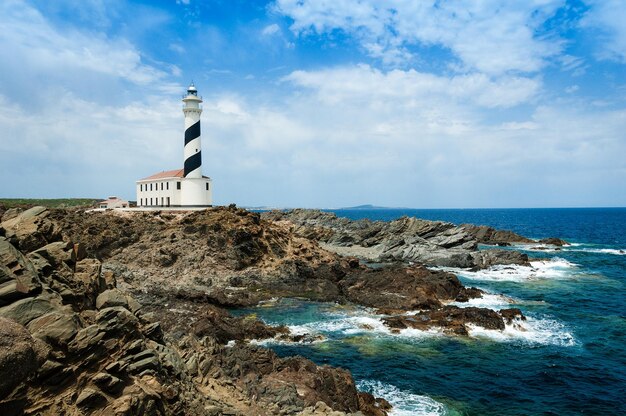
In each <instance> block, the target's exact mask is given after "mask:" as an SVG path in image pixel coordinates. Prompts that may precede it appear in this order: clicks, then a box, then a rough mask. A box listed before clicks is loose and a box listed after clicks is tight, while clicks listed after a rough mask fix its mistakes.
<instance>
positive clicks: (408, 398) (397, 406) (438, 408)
mask: <svg viewBox="0 0 626 416" xmlns="http://www.w3.org/2000/svg"><path fill="white" fill-rule="evenodd" d="M357 388H358V389H359V390H363V391H366V392H369V393H371V394H373V395H374V396H375V397H383V398H384V399H385V400H387V401H388V402H389V403H391V405H392V406H393V409H392V410H391V412H390V413H389V414H390V416H446V415H448V414H449V412H448V410H447V408H446V406H445V405H444V404H443V403H439V402H438V401H436V400H433V399H431V398H430V397H428V396H423V395H420V394H414V393H410V392H407V391H403V390H400V389H399V388H397V387H396V386H394V385H391V384H386V383H382V382H380V381H376V380H363V381H359V382H357Z"/></svg>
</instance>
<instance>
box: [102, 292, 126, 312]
mask: <svg viewBox="0 0 626 416" xmlns="http://www.w3.org/2000/svg"><path fill="white" fill-rule="evenodd" d="M113 306H121V307H124V308H128V300H127V299H126V295H124V293H122V291H121V290H119V289H109V290H105V291H104V292H102V293H100V294H99V295H98V297H97V298H96V308H98V309H104V308H110V307H113Z"/></svg>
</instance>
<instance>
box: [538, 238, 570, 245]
mask: <svg viewBox="0 0 626 416" xmlns="http://www.w3.org/2000/svg"><path fill="white" fill-rule="evenodd" d="M537 242H538V243H541V244H547V245H551V246H556V247H563V246H567V245H569V243H568V242H567V241H565V240H561V239H560V238H554V237H551V238H542V239H541V240H539V241H537Z"/></svg>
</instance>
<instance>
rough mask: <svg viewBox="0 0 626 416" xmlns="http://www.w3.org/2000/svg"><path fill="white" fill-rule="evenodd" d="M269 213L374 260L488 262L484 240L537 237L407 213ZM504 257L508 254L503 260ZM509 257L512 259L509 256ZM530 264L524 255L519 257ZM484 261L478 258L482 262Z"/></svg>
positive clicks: (342, 250) (332, 246)
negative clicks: (373, 217) (385, 217)
mask: <svg viewBox="0 0 626 416" xmlns="http://www.w3.org/2000/svg"><path fill="white" fill-rule="evenodd" d="M263 218H265V219H270V220H274V221H280V222H286V221H290V222H291V223H293V224H295V227H296V228H295V231H296V233H297V234H298V235H301V236H304V237H307V238H312V239H316V240H318V241H320V242H322V243H324V248H326V249H328V250H331V251H333V252H336V253H339V254H341V255H351V256H356V257H359V258H362V259H364V260H367V261H371V262H397V261H402V262H415V263H422V264H425V265H428V266H446V267H462V268H469V267H488V266H483V264H485V263H486V262H484V261H483V262H481V260H483V259H482V257H481V255H480V254H479V253H480V252H478V251H477V249H478V243H482V244H505V243H509V242H532V240H529V239H527V238H525V237H522V236H519V235H517V234H515V233H513V232H510V231H500V230H495V229H493V228H491V227H486V226H472V225H468V224H465V225H461V226H456V225H454V224H451V223H447V222H442V221H427V220H420V219H417V218H409V217H402V218H399V219H397V220H394V221H390V222H383V221H370V220H358V221H350V220H348V219H346V218H338V217H337V216H336V215H335V214H332V213H328V212H321V211H316V210H303V209H296V210H292V211H287V212H283V211H272V212H269V213H264V214H263ZM499 257H502V258H503V259H502V260H501V262H498V261H499V260H498V259H499ZM505 258H506V259H505ZM489 260H491V262H490V264H509V263H507V262H511V261H513V260H514V258H513V257H507V255H505V254H498V255H492V256H491V257H489ZM518 260H519V261H522V263H517V264H525V263H523V260H522V259H518ZM477 261H478V262H477Z"/></svg>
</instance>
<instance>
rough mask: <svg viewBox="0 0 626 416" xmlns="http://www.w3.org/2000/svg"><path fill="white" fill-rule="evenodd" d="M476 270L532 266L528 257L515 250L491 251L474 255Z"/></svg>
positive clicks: (482, 251)
mask: <svg viewBox="0 0 626 416" xmlns="http://www.w3.org/2000/svg"><path fill="white" fill-rule="evenodd" d="M472 258H473V260H474V268H475V269H486V268H489V267H491V266H495V265H510V264H518V265H521V266H530V263H529V260H528V255H526V254H524V253H520V252H519V251H513V250H502V249H490V250H481V251H477V252H475V253H472Z"/></svg>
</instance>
